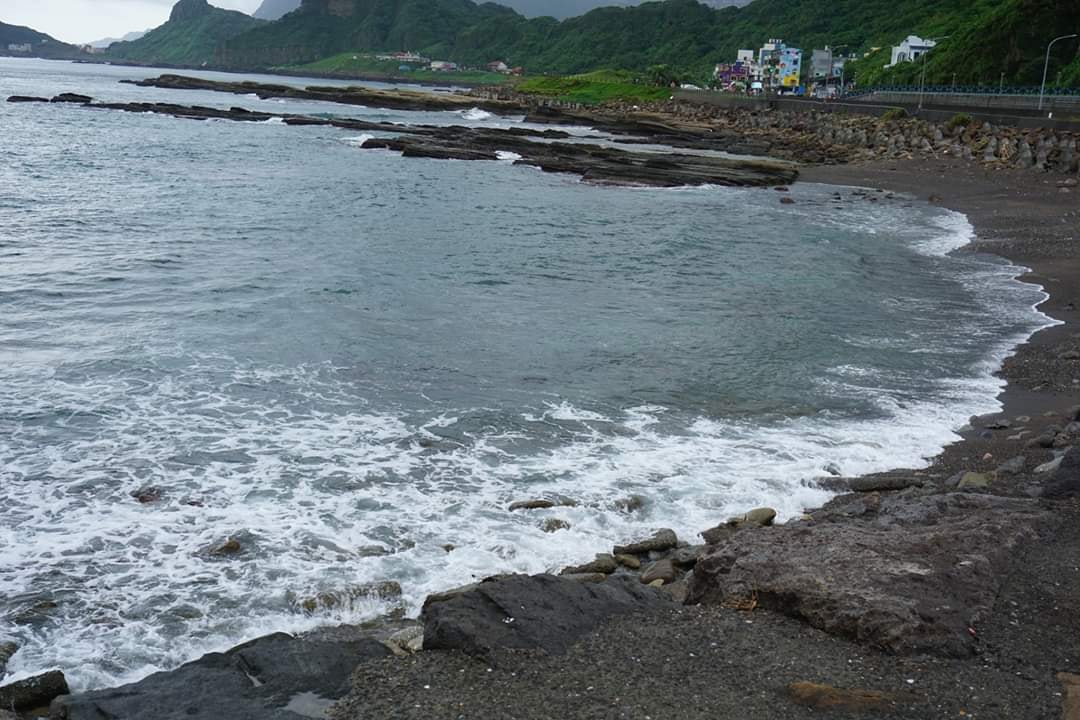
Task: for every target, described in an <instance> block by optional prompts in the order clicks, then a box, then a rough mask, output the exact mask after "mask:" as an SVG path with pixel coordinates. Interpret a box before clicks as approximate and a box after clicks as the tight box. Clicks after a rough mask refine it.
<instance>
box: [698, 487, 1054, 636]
mask: <svg viewBox="0 0 1080 720" xmlns="http://www.w3.org/2000/svg"><path fill="white" fill-rule="evenodd" d="M837 505H838V507H837V509H835V510H832V511H826V512H822V513H818V514H815V516H814V520H813V521H800V522H793V523H788V524H786V525H783V526H778V527H774V528H770V529H767V530H766V529H763V530H760V531H757V532H742V533H737V534H734V535H732V536H731V537H730V538H729V539H728V540H726V541H725V542H723V543H721V544H719V545H717V546H716V547H715V548H714V549H712V550H711V551H710V552H709V553H707V554H706V555H705V556H704V557H702V558H701V559H700V560H699V561H698V563H697V566H696V567H695V569H694V574H693V578H692V580H691V583H690V594H689V599H688V601H689V602H691V603H717V604H723V605H729V606H735V607H745V606H753V607H763V608H767V609H773V610H777V611H780V612H783V613H786V614H788V615H792V616H794V617H798V618H801V619H803V620H805V621H806V622H808V623H810V624H811V625H813V626H815V627H817V628H820V629H822V630H825V631H827V632H830V633H833V634H836V635H841V636H844V637H848V638H851V639H854V640H858V641H860V642H865V643H868V644H872V645H875V646H878V647H881V648H884V649H887V650H890V651H893V652H900V653H904V652H929V653H938V654H944V655H953V656H963V655H966V654H969V653H971V652H972V649H973V646H974V643H975V636H976V634H977V630H976V628H977V626H978V623H979V621H980V619H981V618H982V617H983V616H984V615H985V614H986V613H988V611H989V610H990V608H991V607H992V604H993V600H994V596H995V593H996V591H997V588H998V586H999V584H1000V582H1001V580H1002V578H1003V577H1004V575H1005V570H1006V567H1007V565H1008V563H1009V560H1010V555H1011V553H1012V552H1013V550H1014V548H1016V547H1017V546H1018V545H1019V544H1021V543H1022V542H1023V541H1025V540H1027V539H1029V538H1032V537H1033V536H1034V535H1035V529H1036V527H1037V526H1038V525H1039V524H1041V523H1043V522H1045V521H1046V520H1047V519H1048V516H1047V515H1046V513H1045V511H1043V510H1041V509H1039V507H1038V506H1037V505H1035V504H1034V502H1033V501H1025V500H1012V499H1004V498H997V497H991V496H985V495H969V494H963V493H953V494H943V495H932V496H925V497H899V496H898V495H896V494H892V495H890V496H888V497H883V498H881V499H880V502H875V503H866V502H861V501H860V502H857V503H856V504H855V505H856V506H857V508H858V509H857V510H852V508H851V507H846V508H844V507H839V506H840V505H842V503H838V504H837Z"/></svg>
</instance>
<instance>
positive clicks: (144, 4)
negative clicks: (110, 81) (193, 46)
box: [0, 0, 261, 43]
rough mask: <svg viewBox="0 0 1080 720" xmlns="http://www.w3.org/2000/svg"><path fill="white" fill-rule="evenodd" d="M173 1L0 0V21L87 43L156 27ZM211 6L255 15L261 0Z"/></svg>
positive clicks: (217, 0) (215, 1) (213, 0)
mask: <svg viewBox="0 0 1080 720" xmlns="http://www.w3.org/2000/svg"><path fill="white" fill-rule="evenodd" d="M174 4H176V0H0V21H3V22H6V23H8V24H10V25H27V26H29V27H32V28H34V29H35V30H39V31H40V32H43V33H48V34H49V35H52V36H53V37H54V38H56V39H57V40H63V41H64V42H69V43H88V42H92V41H94V40H100V39H101V38H105V37H120V36H121V35H123V34H125V33H129V32H133V31H136V30H148V29H150V28H154V27H157V26H158V25H160V24H161V23H163V22H165V21H166V20H168V19H169V11H170V10H171V9H172V6H173V5H174ZM210 4H211V5H217V6H218V7H223V8H229V9H230V10H242V11H244V12H246V13H251V12H255V10H256V8H258V7H259V5H260V4H261V0H210Z"/></svg>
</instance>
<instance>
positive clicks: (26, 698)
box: [0, 670, 68, 710]
mask: <svg viewBox="0 0 1080 720" xmlns="http://www.w3.org/2000/svg"><path fill="white" fill-rule="evenodd" d="M67 693H68V685H67V680H66V679H65V678H64V673H62V672H60V671H59V670H51V671H49V672H47V673H42V674H41V675H35V676H34V677H31V678H26V679H25V680H19V681H17V682H13V683H11V684H10V685H5V686H4V687H0V708H5V709H10V710H31V709H33V708H39V707H45V706H46V705H48V704H49V703H50V702H51V701H52V699H53V698H55V697H57V696H60V695H66V694H67Z"/></svg>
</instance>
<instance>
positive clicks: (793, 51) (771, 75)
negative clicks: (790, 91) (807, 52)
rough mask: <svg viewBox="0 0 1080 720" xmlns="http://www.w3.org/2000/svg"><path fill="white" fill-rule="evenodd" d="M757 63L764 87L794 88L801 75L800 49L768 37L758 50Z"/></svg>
mask: <svg viewBox="0 0 1080 720" xmlns="http://www.w3.org/2000/svg"><path fill="white" fill-rule="evenodd" d="M758 65H760V66H761V75H762V80H763V81H764V83H765V87H766V88H796V87H798V86H799V82H800V78H801V77H802V50H800V49H799V48H789V47H788V46H787V45H785V44H784V41H783V40H780V39H776V38H770V40H769V42H767V43H765V44H764V45H763V46H762V47H761V49H760V50H758Z"/></svg>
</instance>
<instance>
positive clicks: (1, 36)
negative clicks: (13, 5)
mask: <svg viewBox="0 0 1080 720" xmlns="http://www.w3.org/2000/svg"><path fill="white" fill-rule="evenodd" d="M9 45H29V46H31V50H30V52H29V53H23V52H14V51H9V50H8V46H9ZM82 54H83V53H82V51H81V50H79V48H77V47H75V46H74V45H68V44H67V43H63V42H60V41H59V40H57V39H56V38H54V37H52V36H51V35H46V34H45V33H42V32H38V31H37V30H34V29H32V28H28V27H24V26H22V25H8V24H7V23H4V22H0V55H29V56H31V57H43V58H59V59H68V58H77V57H80V56H81V55H82Z"/></svg>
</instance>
